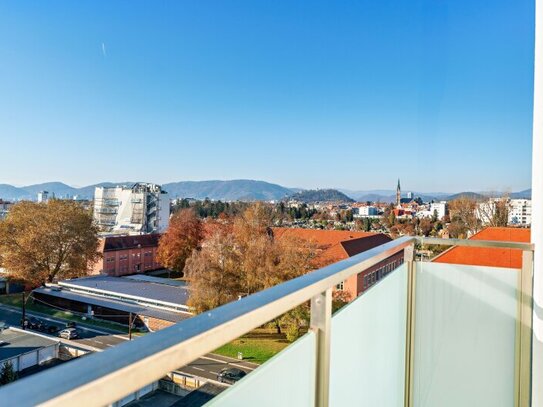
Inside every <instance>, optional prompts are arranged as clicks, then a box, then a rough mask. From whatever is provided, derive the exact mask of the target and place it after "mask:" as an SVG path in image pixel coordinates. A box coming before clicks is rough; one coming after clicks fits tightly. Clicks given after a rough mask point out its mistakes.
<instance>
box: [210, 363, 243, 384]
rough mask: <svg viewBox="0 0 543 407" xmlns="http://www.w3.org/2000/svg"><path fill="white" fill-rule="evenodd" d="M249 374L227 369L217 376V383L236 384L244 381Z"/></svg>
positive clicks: (231, 368) (230, 368)
mask: <svg viewBox="0 0 543 407" xmlns="http://www.w3.org/2000/svg"><path fill="white" fill-rule="evenodd" d="M246 375H247V373H245V372H244V371H243V370H241V369H237V368H235V367H225V368H224V369H222V370H221V371H220V372H219V374H218V375H217V381H219V382H221V383H228V384H234V383H236V382H237V381H239V380H241V379H243V378H244V377H245V376H246Z"/></svg>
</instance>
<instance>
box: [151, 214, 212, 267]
mask: <svg viewBox="0 0 543 407" xmlns="http://www.w3.org/2000/svg"><path fill="white" fill-rule="evenodd" d="M202 238H203V227H202V221H201V220H200V219H199V218H198V216H196V213H194V211H193V210H192V209H183V210H181V211H179V212H177V213H176V214H175V215H174V216H173V217H172V219H171V220H170V225H169V226H168V230H167V231H166V233H164V234H163V235H162V236H161V238H160V240H159V243H158V251H157V258H158V261H159V262H160V263H161V264H162V265H163V266H164V267H166V268H169V269H171V270H173V271H176V272H178V273H182V272H183V269H184V268H185V263H186V261H187V259H188V258H189V257H190V256H191V255H192V252H193V251H194V250H195V249H197V248H198V247H199V245H200V243H201V241H202Z"/></svg>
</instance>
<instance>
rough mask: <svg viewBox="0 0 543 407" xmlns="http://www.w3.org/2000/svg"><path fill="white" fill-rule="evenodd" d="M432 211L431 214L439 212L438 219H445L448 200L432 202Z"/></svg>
mask: <svg viewBox="0 0 543 407" xmlns="http://www.w3.org/2000/svg"><path fill="white" fill-rule="evenodd" d="M430 213H431V214H432V215H431V216H434V214H437V218H438V219H443V217H444V216H445V215H446V214H447V201H441V202H432V203H431V204H430Z"/></svg>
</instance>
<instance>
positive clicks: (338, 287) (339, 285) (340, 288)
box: [336, 281, 344, 290]
mask: <svg viewBox="0 0 543 407" xmlns="http://www.w3.org/2000/svg"><path fill="white" fill-rule="evenodd" d="M343 283H344V281H342V282H341V283H339V284H338V285H336V290H343V286H344V285H343Z"/></svg>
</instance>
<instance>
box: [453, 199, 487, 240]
mask: <svg viewBox="0 0 543 407" xmlns="http://www.w3.org/2000/svg"><path fill="white" fill-rule="evenodd" d="M476 211H477V201H476V200H475V199H472V198H470V197H467V196H462V197H460V198H458V199H455V200H453V201H451V202H450V203H449V213H450V218H451V225H449V226H450V227H449V232H451V231H454V232H455V233H451V237H452V235H453V234H458V236H455V237H460V238H465V237H468V235H469V234H474V233H477V232H478V231H479V230H480V229H481V221H480V220H479V219H478V218H477V215H476Z"/></svg>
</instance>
